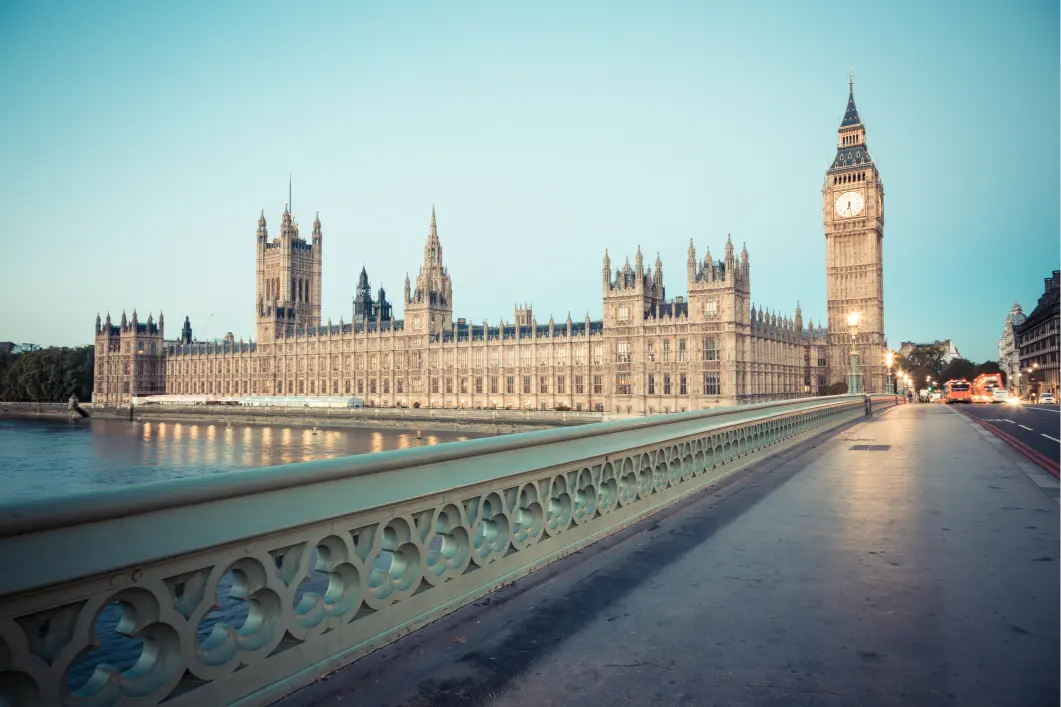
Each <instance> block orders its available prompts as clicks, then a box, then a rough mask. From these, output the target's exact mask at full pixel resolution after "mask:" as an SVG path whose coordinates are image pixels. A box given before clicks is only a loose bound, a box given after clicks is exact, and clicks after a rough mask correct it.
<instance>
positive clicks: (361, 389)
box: [357, 380, 365, 395]
mask: <svg viewBox="0 0 1061 707" xmlns="http://www.w3.org/2000/svg"><path fill="white" fill-rule="evenodd" d="M364 393H365V381H363V380H358V381H357V394H358V395H363V394H364Z"/></svg>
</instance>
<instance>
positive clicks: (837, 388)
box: [825, 381, 847, 395]
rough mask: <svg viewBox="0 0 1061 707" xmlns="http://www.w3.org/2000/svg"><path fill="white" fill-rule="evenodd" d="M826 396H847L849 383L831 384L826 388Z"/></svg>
mask: <svg viewBox="0 0 1061 707" xmlns="http://www.w3.org/2000/svg"><path fill="white" fill-rule="evenodd" d="M825 394H826V395H845V394H847V383H846V382H845V381H837V382H836V383H830V384H829V385H828V386H827V387H826V388H825Z"/></svg>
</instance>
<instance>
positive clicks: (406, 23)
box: [0, 0, 1061, 360]
mask: <svg viewBox="0 0 1061 707" xmlns="http://www.w3.org/2000/svg"><path fill="white" fill-rule="evenodd" d="M575 5H577V8H576V7H573V6H575ZM1058 29H1059V17H1058V3H1057V2H1056V1H1049V2H1046V1H1044V2H1024V3H1007V4H1000V3H987V2H979V3H977V2H955V3H944V2H939V3H917V2H887V3H863V4H861V5H859V6H850V5H847V6H841V5H839V4H832V3H788V2H762V3H723V2H712V3H701V2H688V3H680V2H670V3H661V2H653V3H650V2H643V3H624V2H596V3H594V2H580V3H565V2H546V1H542V0H539V1H537V2H533V3H523V4H520V5H517V4H516V3H497V2H460V1H455V2H451V3H430V2H367V1H365V2H355V3H344V2H336V3H333V4H330V5H329V4H325V3H319V4H316V6H315V8H314V9H312V10H306V9H304V8H301V7H300V6H299V4H298V3H290V2H287V3H278V2H277V3H272V2H242V1H233V2H226V3H205V2H203V3H197V2H182V3H168V4H163V3H140V2H136V3H133V2H130V3H119V2H107V3H97V4H93V5H89V4H85V3H72V2H71V3H54V4H44V3H30V2H21V3H20V2H7V3H3V4H2V5H0V80H2V82H3V85H4V87H5V96H6V99H7V100H6V101H5V107H6V109H5V110H3V111H0V135H2V136H3V137H2V138H0V193H2V194H3V195H4V197H3V203H4V221H5V223H4V228H3V234H4V235H3V237H4V246H5V252H6V257H5V258H4V259H3V261H2V262H0V278H2V280H3V282H4V284H5V287H6V289H7V291H8V293H9V298H8V302H9V304H8V306H7V307H6V308H5V309H4V310H3V312H2V314H0V339H2V340H12V339H13V340H15V341H31V342H36V343H41V344H68V345H73V344H83V343H87V342H88V341H90V340H91V336H92V325H93V322H94V320H95V316H96V313H97V312H104V313H105V312H106V311H107V310H110V312H111V313H112V315H114V316H115V317H116V318H117V317H120V314H121V311H122V309H123V308H124V309H127V310H129V312H130V313H131V311H132V309H133V308H134V307H136V308H137V310H138V312H139V314H140V315H141V317H142V318H146V316H147V313H148V312H149V311H151V312H155V313H156V316H157V312H158V311H159V310H160V309H162V310H164V311H165V313H166V318H167V323H168V325H169V326H168V330H169V332H170V334H171V335H175V334H176V329H177V327H178V323H179V322H181V321H183V319H184V316H185V315H191V318H192V323H193V326H194V327H195V329H196V334H197V335H198V336H200V337H204V338H212V337H214V336H221V335H223V334H224V333H225V332H226V331H232V332H233V333H234V334H235V335H236V336H237V337H239V336H245V337H249V336H250V335H251V334H252V333H253V330H254V314H253V312H254V310H253V307H254V232H255V227H256V222H257V218H258V213H259V211H260V210H261V209H263V208H264V209H265V215H266V218H267V219H268V222H269V228H270V232H271V233H275V232H277V230H278V227H279V223H280V214H281V212H282V211H283V207H284V203H285V202H286V201H287V189H288V171H289V170H293V172H294V199H293V201H294V204H293V205H294V213H295V217H296V219H297V220H298V221H299V223H300V225H301V227H302V229H303V230H304V232H305V233H308V231H309V230H310V224H311V223H312V221H313V215H314V213H315V212H317V211H319V212H320V218H321V221H322V222H323V228H324V295H323V299H324V301H323V304H324V316H325V319H327V318H328V317H331V318H332V319H333V320H334V321H335V322H338V320H339V318H340V317H344V318H346V319H347V320H349V318H350V310H351V305H350V300H351V297H352V296H353V293H354V288H355V285H356V281H357V274H358V272H359V271H360V268H361V265H362V263H364V264H365V265H366V266H367V268H368V272H369V276H370V278H371V281H372V285H373V287H374V288H375V287H378V286H379V284H380V283H381V282H382V284H383V285H385V286H386V288H387V290H388V293H389V295H390V296H391V297H392V299H394V300H400V299H401V290H402V281H403V279H404V277H405V274H406V272H408V273H409V274H410V275H411V276H412V277H414V278H415V274H416V270H417V267H418V264H419V262H420V260H421V258H422V248H423V242H424V239H425V237H426V235H427V226H428V221H429V217H430V211H431V205H432V204H435V205H437V209H438V224H439V235H440V238H441V240H442V244H443V248H444V250H445V258H446V262H447V264H448V265H449V268H450V272H451V275H452V277H453V290H454V300H455V308H456V310H457V311H456V314H457V316H464V317H467V318H469V319H471V320H473V321H481V320H482V319H484V318H486V319H489V321H490V322H491V323H496V322H497V321H498V320H499V319H502V318H503V319H505V320H506V321H507V320H510V319H511V318H512V316H513V313H512V306H513V304H514V303H515V302H517V301H524V300H527V301H530V302H532V303H533V304H534V310H535V314H536V316H537V318H538V320H539V321H547V320H548V317H549V315H550V313H552V314H553V315H554V316H555V317H556V318H557V319H558V320H562V319H564V318H566V316H567V313H568V311H569V310H570V311H571V313H572V316H573V317H575V318H581V317H583V316H585V314H586V312H587V311H588V312H589V314H590V316H593V317H597V316H599V314H600V310H601V296H600V295H601V293H600V269H601V258H602V256H603V253H604V249H605V248H608V249H609V250H610V252H611V255H612V259H613V263H614V262H615V261H616V260H618V261H619V262H620V263H621V262H622V260H623V258H624V256H626V255H628V254H629V255H630V256H632V255H633V253H634V251H635V250H636V248H637V246H638V245H639V244H640V245H641V247H642V249H643V250H644V251H645V253H646V256H647V258H648V259H649V260H654V258H655V254H656V252H657V251H658V252H659V253H660V255H661V257H662V259H663V264H664V276H665V284H666V286H667V289H668V295H669V296H675V295H682V294H684V293H685V291H686V285H685V260H686V249H687V247H688V244H689V239H690V238H692V239H694V241H695V243H696V246H697V250H698V253H700V254H702V253H703V250H704V248H705V246H710V247H711V248H712V251H713V252H714V253H715V254H716V255H717V254H721V251H722V246H723V244H724V243H725V240H726V234H727V233H730V234H732V237H733V239H734V242H735V243H736V244H737V246H738V248H739V246H740V243H741V242H742V241H745V242H747V245H748V250H749V251H750V254H751V262H752V293H753V298H754V300H755V302H756V303H757V304H760V305H763V306H766V307H770V308H774V309H776V310H780V311H781V312H784V313H791V312H792V311H793V310H794V308H795V306H796V302H797V301H799V302H800V303H801V305H802V308H803V312H804V316H805V317H806V316H810V317H813V318H814V319H815V320H818V319H819V318H821V317H823V316H824V315H825V264H824V259H825V248H824V238H823V235H822V223H821V221H822V216H821V188H822V183H823V179H824V172H825V170H826V169H827V168H828V166H829V163H830V161H831V159H832V158H833V156H834V152H835V140H836V129H837V126H838V125H839V121H840V118H841V116H842V115H843V111H844V107H845V105H846V101H847V75H848V69H849V67H854V71H855V96H856V99H857V102H858V107H859V111H860V113H861V115H862V118H863V121H864V122H865V124H866V126H867V131H868V144H869V148H870V151H871V153H872V155H873V157H874V159H875V160H876V162H877V164H878V167H879V169H880V171H881V175H882V179H883V181H884V185H885V189H886V194H887V197H886V215H885V218H886V225H885V237H884V244H885V265H884V268H885V269H884V272H885V323H886V329H887V331H886V334H887V337H888V340H889V343H890V344H891V345H892V346H893V348H898V345H899V343H900V342H901V341H903V340H910V339H914V340H925V339H933V338H936V337H941V338H947V337H949V338H953V339H954V340H955V342H956V344H957V345H958V347H959V349H960V350H961V351H962V353H963V354H965V355H966V356H968V357H970V358H973V359H977V360H983V359H987V358H993V357H994V356H995V342H996V340H997V338H998V337H999V335H1000V333H1001V329H1002V322H1003V320H1004V318H1005V316H1006V313H1007V312H1008V311H1009V308H1010V306H1011V305H1012V304H1013V302H1014V301H1015V300H1017V301H1020V302H1021V304H1022V305H1024V307H1025V310H1026V311H1030V310H1031V308H1032V307H1033V306H1034V303H1035V300H1036V298H1037V297H1038V296H1039V294H1040V293H1041V291H1042V279H1043V277H1045V276H1047V275H1048V274H1049V271H1050V270H1051V269H1055V268H1057V267H1059V260H1061V254H1059V235H1058V234H1059V192H1061V181H1059V152H1061V145H1059V137H1058V135H1059V130H1058V125H1059V122H1061V120H1059V118H1061V110H1059V85H1061V75H1059V62H1058V56H1059V43H1058V36H1059V32H1058ZM399 308H400V307H399Z"/></svg>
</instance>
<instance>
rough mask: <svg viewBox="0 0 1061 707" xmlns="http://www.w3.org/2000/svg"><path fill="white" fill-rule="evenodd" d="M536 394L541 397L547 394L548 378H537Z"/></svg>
mask: <svg viewBox="0 0 1061 707" xmlns="http://www.w3.org/2000/svg"><path fill="white" fill-rule="evenodd" d="M538 392H539V393H540V394H542V395H544V394H546V393H548V392H549V377H548V376H538Z"/></svg>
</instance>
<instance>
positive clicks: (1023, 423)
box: [962, 404, 1061, 462]
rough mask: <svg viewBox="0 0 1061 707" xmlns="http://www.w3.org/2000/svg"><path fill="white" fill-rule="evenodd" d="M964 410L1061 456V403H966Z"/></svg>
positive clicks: (1044, 452)
mask: <svg viewBox="0 0 1061 707" xmlns="http://www.w3.org/2000/svg"><path fill="white" fill-rule="evenodd" d="M962 412H967V413H969V414H970V415H972V416H973V417H978V418H980V419H981V420H983V421H984V422H989V423H991V424H992V425H995V426H996V427H998V428H999V429H1000V430H1002V431H1003V432H1005V433H1006V434H1008V435H1012V436H1014V437H1016V438H1017V439H1018V440H1020V441H1021V442H1023V443H1024V444H1026V445H1028V446H1029V447H1031V448H1032V449H1034V450H1035V451H1037V452H1039V453H1040V454H1042V455H1043V456H1045V457H1046V458H1048V459H1052V460H1053V461H1054V462H1058V461H1059V459H1058V457H1059V456H1061V442H1058V440H1061V429H1059V428H1061V409H1059V408H1058V406H1057V405H1002V404H980V405H976V404H972V405H963V406H962Z"/></svg>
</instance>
